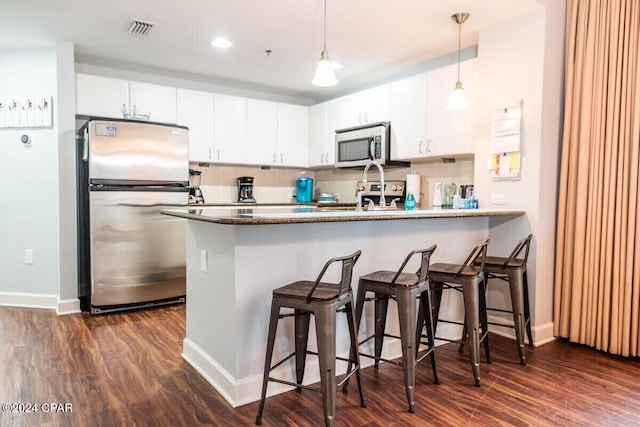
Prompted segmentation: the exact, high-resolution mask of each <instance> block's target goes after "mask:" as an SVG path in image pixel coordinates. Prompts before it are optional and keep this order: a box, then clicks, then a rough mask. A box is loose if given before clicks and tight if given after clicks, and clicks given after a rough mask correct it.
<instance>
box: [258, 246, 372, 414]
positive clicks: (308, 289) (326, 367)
mask: <svg viewBox="0 0 640 427" xmlns="http://www.w3.org/2000/svg"><path fill="white" fill-rule="evenodd" d="M360 253H361V252H360V251H356V252H354V253H353V254H351V255H348V256H345V257H339V258H332V259H330V260H329V261H327V262H326V263H325V265H324V267H323V268H322V271H321V272H320V274H319V275H318V278H317V279H316V280H315V281H307V280H302V281H297V282H294V283H290V284H288V285H285V286H282V287H280V288H278V289H275V290H274V291H273V293H272V301H271V315H270V319H269V332H268V335H267V350H266V355H265V362H264V374H263V379H262V395H261V398H260V406H259V407H258V414H257V415H256V421H255V422H256V424H258V425H259V424H262V413H263V410H264V404H265V398H266V395H267V385H268V383H269V382H278V383H282V384H287V385H291V386H294V387H296V389H297V390H298V392H301V391H302V389H303V388H304V389H309V390H313V391H320V392H321V393H322V407H323V412H324V421H325V425H326V426H335V412H336V402H335V396H336V388H337V387H340V386H342V384H343V383H344V382H346V381H348V379H349V378H350V377H351V376H352V375H353V374H354V373H355V375H356V379H357V382H358V390H359V392H360V406H362V407H363V408H364V407H366V406H367V405H366V401H365V398H364V393H363V391H362V385H361V381H360V358H359V357H358V348H357V339H358V337H357V329H356V322H355V317H354V310H353V292H352V290H351V277H352V274H353V266H354V264H355V263H356V261H357V260H358V258H359V257H360ZM337 262H340V263H342V265H341V272H342V274H341V279H340V282H339V283H328V282H322V278H323V276H324V275H325V273H326V271H327V269H328V268H329V267H330V266H331V265H332V264H334V263H337ZM281 308H290V309H293V310H294V311H293V313H290V314H280V309H281ZM339 312H344V313H346V315H347V323H348V327H349V341H350V357H349V358H348V359H345V358H342V357H336V323H337V321H336V317H337V313H339ZM312 314H313V316H314V317H315V320H316V321H315V324H316V337H317V341H318V343H317V344H318V352H317V353H316V352H311V351H307V341H308V337H309V324H310V320H311V315H312ZM285 317H294V322H295V323H294V328H295V351H294V352H293V353H291V354H289V355H288V356H286V357H284V358H283V359H282V360H280V361H279V362H277V363H275V364H273V365H272V364H271V359H272V357H273V347H274V343H275V338H276V329H277V326H278V320H279V319H283V318H285ZM308 354H314V355H316V356H318V362H319V365H320V389H319V390H318V389H317V388H315V387H309V386H304V385H302V381H303V379H304V371H305V366H306V356H307V355H308ZM292 357H295V364H296V382H290V381H285V380H281V379H279V378H274V377H271V376H270V373H271V371H272V370H274V369H275V368H277V367H278V366H280V365H281V364H282V363H284V362H285V361H287V360H289V359H290V358H292ZM336 359H338V360H343V361H345V362H349V369H348V370H347V374H346V377H345V378H344V379H343V380H342V382H341V383H340V384H336ZM353 365H355V367H354V368H353V369H351V367H352V366H353Z"/></svg>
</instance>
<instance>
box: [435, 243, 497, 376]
mask: <svg viewBox="0 0 640 427" xmlns="http://www.w3.org/2000/svg"><path fill="white" fill-rule="evenodd" d="M488 245H489V239H487V240H486V241H485V242H484V243H482V244H480V245H477V246H476V247H474V248H473V250H472V251H471V253H469V256H468V257H467V259H466V260H465V261H464V263H462V264H446V263H436V264H432V265H431V266H430V267H429V276H430V278H431V282H432V286H433V290H434V296H435V305H434V319H435V323H436V325H437V323H438V322H445V323H454V324H463V325H464V326H465V328H464V332H463V337H462V340H450V339H446V338H439V337H436V339H441V340H443V341H451V342H461V343H462V344H469V352H470V353H471V371H472V372H473V377H474V379H475V385H476V386H480V343H481V342H484V349H485V353H486V355H487V362H488V363H491V354H490V352H489V334H488V328H487V305H486V299H485V297H486V296H485V283H484V274H483V270H484V263H485V259H486V257H487V246H488ZM445 289H454V290H456V291H458V292H462V295H463V299H464V311H465V320H464V322H456V321H452V320H442V319H439V318H438V317H439V313H440V301H441V299H442V291H443V290H445ZM468 331H471V333H468Z"/></svg>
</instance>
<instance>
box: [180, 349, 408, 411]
mask: <svg viewBox="0 0 640 427" xmlns="http://www.w3.org/2000/svg"><path fill="white" fill-rule="evenodd" d="M400 355H401V347H400V342H399V341H398V342H397V343H391V342H390V343H389V345H387V343H386V342H385V347H384V349H383V354H382V356H383V357H386V358H389V359H395V358H397V357H400ZM339 356H340V357H345V358H346V357H348V356H349V355H348V354H340V355H339ZM182 358H183V359H184V360H185V361H187V363H189V364H190V365H191V366H192V367H193V368H194V369H195V370H196V371H198V373H199V374H200V375H202V376H203V377H204V379H205V380H207V382H208V383H209V384H211V385H212V386H213V388H215V389H216V391H218V393H220V395H221V396H222V397H223V398H224V399H225V400H226V401H227V402H228V403H229V404H230V405H231V406H232V407H233V408H237V407H239V406H242V405H246V404H248V403H252V402H256V401H258V400H260V394H261V392H262V373H259V374H255V375H251V376H248V377H245V378H241V379H235V378H234V377H233V376H232V375H231V374H230V373H229V372H228V371H227V370H225V369H224V368H223V367H222V366H220V364H219V363H217V362H216V361H215V360H213V359H212V358H211V357H210V356H209V355H208V354H207V353H205V352H204V351H203V350H202V349H201V348H200V347H199V346H198V345H197V344H195V343H194V342H193V341H191V340H190V339H188V338H185V339H184V341H183V347H182ZM274 362H276V361H275V360H274ZM293 363H294V362H293V359H292V361H291V362H290V363H285V364H283V365H282V366H280V367H278V368H277V369H276V370H274V371H272V373H271V376H272V377H276V378H280V379H283V380H285V381H295V365H294V364H293ZM360 363H361V366H362V367H363V368H365V367H367V366H371V365H373V360H372V359H369V358H364V357H361V360H360ZM346 369H347V364H346V362H342V361H337V363H336V371H337V372H342V373H344V372H346ZM319 381H320V372H319V367H318V359H317V358H316V357H310V358H308V359H307V364H306V368H305V378H304V384H305V385H309V384H315V383H317V382H319ZM289 390H293V387H291V386H288V385H286V384H280V383H275V382H270V383H269V385H268V387H267V397H270V396H275V395H277V394H280V393H284V392H286V391H289Z"/></svg>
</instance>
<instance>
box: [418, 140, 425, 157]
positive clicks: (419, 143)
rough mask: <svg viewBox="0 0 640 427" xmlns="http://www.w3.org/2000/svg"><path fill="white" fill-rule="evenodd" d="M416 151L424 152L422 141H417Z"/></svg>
mask: <svg viewBox="0 0 640 427" xmlns="http://www.w3.org/2000/svg"><path fill="white" fill-rule="evenodd" d="M418 153H420V154H422V153H424V151H422V141H420V142H418Z"/></svg>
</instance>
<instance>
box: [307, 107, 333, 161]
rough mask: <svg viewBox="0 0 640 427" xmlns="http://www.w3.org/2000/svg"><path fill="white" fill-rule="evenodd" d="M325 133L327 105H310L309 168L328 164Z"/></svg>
mask: <svg viewBox="0 0 640 427" xmlns="http://www.w3.org/2000/svg"><path fill="white" fill-rule="evenodd" d="M327 133H328V132H327V103H326V102H323V103H321V104H316V105H312V106H311V107H309V167H316V166H326V165H327V164H329V156H328V150H327V149H328V146H329V141H328V138H327ZM331 163H333V156H332V158H331Z"/></svg>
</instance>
